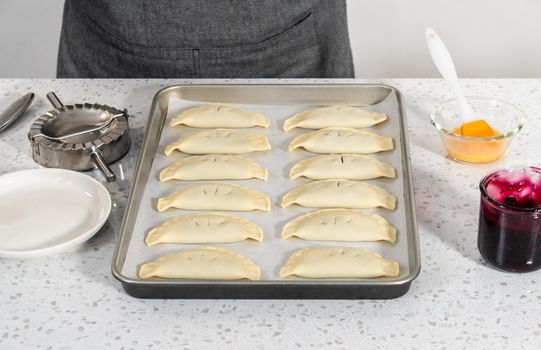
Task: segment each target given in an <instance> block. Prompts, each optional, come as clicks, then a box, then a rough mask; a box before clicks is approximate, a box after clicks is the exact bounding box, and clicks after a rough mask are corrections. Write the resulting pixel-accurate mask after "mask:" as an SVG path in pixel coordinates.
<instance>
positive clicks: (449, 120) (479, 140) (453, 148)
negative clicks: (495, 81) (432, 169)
mask: <svg viewBox="0 0 541 350" xmlns="http://www.w3.org/2000/svg"><path fill="white" fill-rule="evenodd" d="M466 100H467V101H468V103H469V105H470V106H471V108H472V111H473V118H472V117H470V118H469V119H468V120H463V118H461V117H460V116H459V113H458V108H457V103H456V100H455V99H451V100H447V101H445V102H444V103H443V104H442V105H441V106H439V107H438V108H436V109H435V110H434V112H432V114H431V115H430V121H431V123H432V125H434V127H435V128H436V130H438V132H439V134H440V136H441V139H442V141H443V145H444V146H445V148H446V149H447V152H448V153H449V156H451V158H453V159H454V160H456V161H459V162H465V163H490V162H494V161H496V160H498V159H500V158H501V157H502V156H503V155H504V154H505V152H506V151H507V148H508V147H509V145H510V144H511V141H512V140H513V138H514V137H515V135H516V134H517V133H518V132H519V131H520V129H522V127H523V126H524V122H525V121H526V116H525V115H524V113H522V112H521V111H520V110H519V109H518V108H517V107H515V106H514V105H513V104H511V103H509V102H505V101H502V100H499V99H496V98H491V97H477V96H468V97H466ZM479 119H483V120H485V121H486V122H487V123H488V124H489V125H490V126H491V127H492V128H493V129H495V130H496V131H498V132H499V133H501V135H498V136H493V137H471V136H462V135H459V134H455V133H454V132H453V130H455V129H457V128H460V126H461V125H462V123H464V122H469V121H473V120H479Z"/></svg>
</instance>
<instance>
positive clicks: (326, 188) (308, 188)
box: [282, 180, 396, 210]
mask: <svg viewBox="0 0 541 350" xmlns="http://www.w3.org/2000/svg"><path fill="white" fill-rule="evenodd" d="M395 203H396V198H395V197H394V196H392V195H390V194H389V193H388V192H387V191H385V190H384V189H382V188H380V187H378V186H374V185H370V184H368V183H366V182H362V181H350V180H319V181H313V182H309V183H307V184H305V185H302V186H299V187H297V188H295V189H294V190H293V191H291V192H289V193H288V194H286V195H285V196H284V198H283V199H282V207H288V206H290V205H292V204H297V205H301V206H303V207H309V208H376V207H383V208H386V209H391V210H393V209H394V208H395Z"/></svg>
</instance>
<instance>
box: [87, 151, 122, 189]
mask: <svg viewBox="0 0 541 350" xmlns="http://www.w3.org/2000/svg"><path fill="white" fill-rule="evenodd" d="M90 158H91V159H92V162H93V163H94V165H95V166H96V168H98V169H99V170H100V171H101V173H102V174H103V176H105V179H106V180H107V182H114V181H116V175H115V173H113V170H111V167H110V166H109V164H107V162H106V161H105V159H103V157H102V155H101V153H100V151H99V150H97V149H93V150H92V153H90Z"/></svg>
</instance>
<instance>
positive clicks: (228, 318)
mask: <svg viewBox="0 0 541 350" xmlns="http://www.w3.org/2000/svg"><path fill="white" fill-rule="evenodd" d="M355 81H357V82H367V81H364V80H355ZM182 82H185V81H181V80H0V109H2V108H5V107H7V105H8V104H9V103H10V102H12V101H13V100H15V99H16V98H17V97H20V96H21V95H23V94H24V93H27V92H29V91H33V92H35V93H36V95H37V98H36V101H35V102H34V104H33V105H32V107H31V109H30V110H29V112H28V113H27V114H26V115H25V116H24V117H23V118H22V120H20V121H19V122H17V123H16V124H15V125H13V126H12V127H11V128H9V129H8V130H6V131H5V132H3V133H1V134H0V175H1V174H5V173H8V172H12V171H16V170H21V169H28V168H35V167H37V165H36V164H35V163H34V162H33V160H32V157H31V152H30V144H29V142H28V139H27V137H26V133H27V131H28V129H29V126H30V124H31V122H32V120H33V119H34V118H35V117H37V116H38V115H39V114H40V113H42V112H45V111H46V110H49V109H50V106H49V104H48V102H47V100H46V99H45V94H46V93H47V92H48V91H51V90H54V91H56V92H57V93H58V95H59V97H60V98H61V99H62V100H63V101H64V102H65V103H66V104H69V103H74V102H80V101H86V102H101V103H105V104H109V105H112V106H117V107H119V108H120V107H122V108H124V107H126V108H128V110H129V111H130V114H131V115H132V116H133V117H134V118H133V119H132V120H131V127H132V129H131V135H132V139H133V147H132V149H131V150H130V152H129V154H128V155H127V157H125V158H124V159H123V160H122V161H121V162H120V164H115V166H114V170H115V171H117V174H118V172H119V171H120V168H119V167H120V166H121V167H122V171H123V173H124V177H125V178H124V179H123V180H121V181H119V183H118V184H115V185H107V186H108V188H109V189H110V190H111V192H112V195H113V201H114V205H115V207H114V208H113V211H112V214H111V217H110V219H109V221H108V223H107V224H106V226H105V227H104V228H103V229H102V230H101V231H100V232H99V233H98V234H97V235H96V236H95V237H93V238H92V239H91V240H90V241H89V242H87V243H85V244H84V245H83V246H81V247H80V248H78V249H76V250H75V251H72V252H68V253H63V254H60V255H57V256H52V257H49V258H45V259H38V260H27V261H17V260H0V286H1V288H0V305H1V309H0V310H1V311H0V349H90V348H92V349H108V348H112V349H132V348H133V349H145V348H153V349H161V348H165V349H167V348H175V349H213V348H219V347H220V348H224V347H234V348H236V349H286V348H324V349H360V348H366V349H368V348H378V347H379V348H387V349H482V348H483V349H484V348H487V349H488V348H495V349H540V348H541V271H538V272H533V273H529V274H511V273H502V272H498V271H495V270H493V269H491V268H488V267H487V266H486V264H485V263H484V261H483V260H482V259H481V257H480V255H479V253H478V251H477V246H476V238H477V215H478V205H479V198H478V197H479V193H478V190H477V185H478V182H479V179H480V178H481V177H482V175H483V174H485V173H487V172H488V171H490V170H491V169H494V168H496V167H503V166H508V165H517V164H530V165H540V164H541V153H539V144H540V143H541V136H539V135H540V134H539V130H541V117H540V111H541V81H539V80H466V81H463V84H464V87H465V90H466V91H467V93H468V94H470V95H485V96H487V95H488V96H495V97H499V98H501V99H504V100H508V101H510V102H513V103H515V104H516V105H518V106H519V107H520V108H521V109H522V110H523V111H524V112H525V113H526V115H527V116H528V118H529V120H528V122H527V123H526V127H525V128H524V129H523V131H522V132H521V133H520V134H519V136H518V138H517V139H516V140H515V142H514V143H513V144H512V145H511V148H510V150H509V153H508V155H507V156H506V158H505V159H504V160H503V161H501V162H499V163H496V164H490V165H484V166H468V165H461V164H457V163H455V162H453V161H451V160H449V159H447V158H446V157H445V152H444V149H443V146H442V144H441V142H440V140H439V137H438V135H437V134H436V131H435V130H433V128H432V126H431V125H430V123H429V119H428V118H429V117H428V116H429V113H430V111H431V110H432V109H433V108H434V106H435V105H437V104H439V103H440V102H442V101H443V100H445V99H447V98H450V97H451V96H450V95H449V90H448V89H447V87H446V85H445V84H444V82H443V81H441V80H417V79H415V80H408V79H406V80H382V81H377V82H383V83H387V84H391V85H394V86H396V87H397V88H398V89H400V90H401V92H402V93H403V97H404V99H405V104H406V113H407V117H408V123H409V132H410V142H411V157H412V164H413V175H414V183H415V197H416V203H417V216H418V224H419V236H420V245H421V257H422V258H421V261H422V271H421V274H420V275H419V277H418V278H417V279H416V280H415V281H414V282H413V284H412V287H411V290H410V291H409V292H408V293H407V294H406V295H405V296H403V297H401V298H399V299H394V300H358V301H352V300H324V301H317V300H138V299H134V298H132V297H130V296H128V295H126V294H125V293H124V291H123V290H122V287H121V285H120V283H119V282H117V281H116V280H115V279H114V278H113V276H112V275H111V272H110V270H111V257H112V253H113V247H114V241H115V232H118V229H119V227H120V220H121V215H122V209H123V207H124V205H125V202H126V198H127V195H128V192H129V188H130V179H131V176H132V171H133V165H134V163H135V159H136V157H137V152H138V148H139V146H140V143H141V138H142V134H143V126H144V125H145V121H146V118H147V114H148V111H149V109H150V102H151V100H152V97H153V95H154V94H155V93H156V91H157V90H158V89H159V88H161V87H164V86H167V85H172V84H176V83H182ZM207 82H208V81H207ZM314 82H316V81H314ZM317 82H321V81H317ZM371 82H375V81H371ZM91 174H92V175H93V176H95V177H96V178H100V176H99V174H97V173H95V172H93V173H91Z"/></svg>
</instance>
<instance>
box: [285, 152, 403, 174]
mask: <svg viewBox="0 0 541 350" xmlns="http://www.w3.org/2000/svg"><path fill="white" fill-rule="evenodd" d="M301 176H304V177H306V178H308V179H312V180H324V179H349V180H368V179H375V178H378V177H391V178H394V177H395V171H394V168H393V167H392V166H390V165H389V164H387V163H384V162H382V161H379V160H377V159H374V158H372V157H368V156H365V155H361V154H350V153H348V154H325V155H321V156H315V157H312V158H308V159H305V160H301V161H300V162H299V163H297V164H295V165H294V166H293V168H291V171H290V173H289V177H290V178H292V179H296V178H298V177H301Z"/></svg>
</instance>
